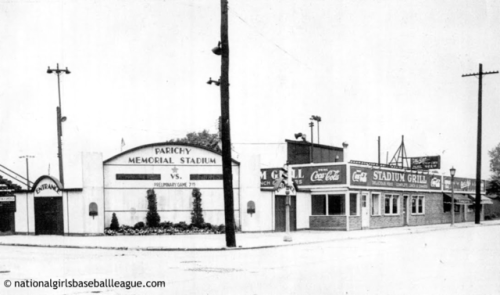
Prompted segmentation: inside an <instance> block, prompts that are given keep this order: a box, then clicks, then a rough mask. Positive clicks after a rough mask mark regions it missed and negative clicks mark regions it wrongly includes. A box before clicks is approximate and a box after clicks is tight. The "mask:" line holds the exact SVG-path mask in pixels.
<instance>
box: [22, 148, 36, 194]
mask: <svg viewBox="0 0 500 295" xmlns="http://www.w3.org/2000/svg"><path fill="white" fill-rule="evenodd" d="M34 157H35V156H29V155H26V156H20V157H19V158H20V159H23V158H26V187H27V188H28V189H27V190H30V166H29V164H28V159H29V158H34Z"/></svg>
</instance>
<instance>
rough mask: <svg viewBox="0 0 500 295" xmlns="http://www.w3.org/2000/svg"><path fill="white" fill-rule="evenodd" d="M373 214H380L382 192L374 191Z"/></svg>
mask: <svg viewBox="0 0 500 295" xmlns="http://www.w3.org/2000/svg"><path fill="white" fill-rule="evenodd" d="M372 215H380V194H375V193H372Z"/></svg>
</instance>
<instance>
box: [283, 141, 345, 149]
mask: <svg viewBox="0 0 500 295" xmlns="http://www.w3.org/2000/svg"><path fill="white" fill-rule="evenodd" d="M285 142H287V143H295V144H298V145H307V146H310V145H311V143H310V142H308V141H301V140H291V139H285ZM312 145H313V147H320V148H324V149H329V150H336V151H343V150H344V149H343V148H341V147H336V146H331V145H324V144H318V143H313V144H312Z"/></svg>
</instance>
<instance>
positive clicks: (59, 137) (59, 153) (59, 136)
mask: <svg viewBox="0 0 500 295" xmlns="http://www.w3.org/2000/svg"><path fill="white" fill-rule="evenodd" d="M54 72H55V73H56V75H57V91H58V94H59V106H58V107H57V108H56V113H57V157H58V158H59V181H60V182H61V184H62V185H63V186H64V172H63V154H62V125H61V124H62V122H64V121H66V117H63V116H62V110H61V80H60V76H61V73H65V74H68V75H69V74H71V72H70V71H69V70H68V68H66V69H59V64H57V68H55V69H51V68H50V67H49V68H48V69H47V74H52V73H54Z"/></svg>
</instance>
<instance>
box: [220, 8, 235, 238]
mask: <svg viewBox="0 0 500 295" xmlns="http://www.w3.org/2000/svg"><path fill="white" fill-rule="evenodd" d="M220 28H221V34H220V35H221V39H220V40H221V48H222V54H221V60H222V63H221V77H220V97H221V127H222V128H221V129H222V132H221V135H222V138H221V141H222V172H223V173H222V179H223V183H224V216H225V222H226V246H227V247H236V234H235V232H234V200H233V171H232V170H233V169H232V158H231V128H230V121H229V36H228V1H227V0H221V26H220Z"/></svg>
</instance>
